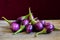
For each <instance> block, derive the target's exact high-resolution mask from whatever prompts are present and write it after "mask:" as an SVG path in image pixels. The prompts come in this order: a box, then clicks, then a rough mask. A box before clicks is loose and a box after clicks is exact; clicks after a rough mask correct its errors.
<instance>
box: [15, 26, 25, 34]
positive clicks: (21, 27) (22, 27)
mask: <svg viewBox="0 0 60 40" xmlns="http://www.w3.org/2000/svg"><path fill="white" fill-rule="evenodd" d="M24 28H25V26H24V25H20V29H19V30H18V31H16V32H15V33H14V35H15V34H18V33H20V32H22V30H23V29H24Z"/></svg>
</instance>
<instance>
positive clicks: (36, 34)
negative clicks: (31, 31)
mask: <svg viewBox="0 0 60 40" xmlns="http://www.w3.org/2000/svg"><path fill="white" fill-rule="evenodd" d="M45 33H46V28H44V29H43V30H42V31H40V32H37V33H35V35H34V37H37V36H38V35H40V34H45Z"/></svg>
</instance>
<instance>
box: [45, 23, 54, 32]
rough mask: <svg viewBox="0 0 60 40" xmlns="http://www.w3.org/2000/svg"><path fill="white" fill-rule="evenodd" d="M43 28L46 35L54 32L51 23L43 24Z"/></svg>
mask: <svg viewBox="0 0 60 40" xmlns="http://www.w3.org/2000/svg"><path fill="white" fill-rule="evenodd" d="M45 28H46V29H47V33H51V32H52V31H53V30H54V25H53V24H51V23H45Z"/></svg>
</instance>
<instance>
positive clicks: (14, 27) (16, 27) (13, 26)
mask: <svg viewBox="0 0 60 40" xmlns="http://www.w3.org/2000/svg"><path fill="white" fill-rule="evenodd" d="M2 18H3V19H4V20H5V21H6V22H8V23H9V24H10V29H11V30H12V31H13V32H16V31H17V30H19V29H20V26H19V24H18V23H16V22H10V21H9V20H7V19H6V18H5V17H2Z"/></svg>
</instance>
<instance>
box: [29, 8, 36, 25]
mask: <svg viewBox="0 0 60 40" xmlns="http://www.w3.org/2000/svg"><path fill="white" fill-rule="evenodd" d="M29 16H30V20H31V23H32V24H35V23H36V21H35V19H34V18H33V15H32V12H31V9H30V8H29Z"/></svg>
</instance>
